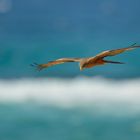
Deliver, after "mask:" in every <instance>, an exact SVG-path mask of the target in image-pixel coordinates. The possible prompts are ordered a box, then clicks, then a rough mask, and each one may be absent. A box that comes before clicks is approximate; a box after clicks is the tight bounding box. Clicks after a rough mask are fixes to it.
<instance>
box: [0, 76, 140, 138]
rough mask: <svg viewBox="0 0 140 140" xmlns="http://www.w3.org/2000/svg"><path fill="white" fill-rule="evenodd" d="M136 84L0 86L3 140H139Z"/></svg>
mask: <svg viewBox="0 0 140 140" xmlns="http://www.w3.org/2000/svg"><path fill="white" fill-rule="evenodd" d="M139 85H140V79H131V80H112V79H106V78H102V77H95V78H92V77H91V78H87V77H78V78H75V79H60V78H46V79H42V78H38V79H35V78H34V79H18V80H1V81H0V89H1V90H0V139H1V140H16V139H17V140H18V139H20V140H38V139H41V140H46V139H49V140H56V139H57V140H71V139H73V140H93V139H95V140H102V139H104V140H108V139H112V140H118V139H119V140H124V139H126V140H132V139H134V140H139V139H140V102H139V100H140V86H139Z"/></svg>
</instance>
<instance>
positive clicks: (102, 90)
mask: <svg viewBox="0 0 140 140" xmlns="http://www.w3.org/2000/svg"><path fill="white" fill-rule="evenodd" d="M27 101H32V102H33V101H34V102H37V103H42V104H51V105H56V106H63V107H74V106H92V105H95V106H100V107H101V106H102V107H103V108H105V107H107V108H111V107H114V106H120V107H121V108H124V107H126V106H127V107H129V109H132V110H134V109H135V110H140V107H139V105H140V79H133V80H118V81H117V80H110V79H105V78H99V77H96V78H75V79H53V78H46V79H20V80H1V81H0V102H19V103H20V102H27Z"/></svg>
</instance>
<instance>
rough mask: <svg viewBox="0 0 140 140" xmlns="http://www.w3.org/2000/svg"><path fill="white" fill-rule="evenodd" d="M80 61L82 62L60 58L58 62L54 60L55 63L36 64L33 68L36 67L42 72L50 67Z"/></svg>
mask: <svg viewBox="0 0 140 140" xmlns="http://www.w3.org/2000/svg"><path fill="white" fill-rule="evenodd" d="M80 60H81V59H80V58H60V59H57V60H54V61H50V62H48V63H46V64H36V63H34V65H32V66H35V67H36V68H37V69H38V70H39V71H40V70H42V69H44V68H48V67H51V66H53V65H57V64H63V63H66V62H79V61H80Z"/></svg>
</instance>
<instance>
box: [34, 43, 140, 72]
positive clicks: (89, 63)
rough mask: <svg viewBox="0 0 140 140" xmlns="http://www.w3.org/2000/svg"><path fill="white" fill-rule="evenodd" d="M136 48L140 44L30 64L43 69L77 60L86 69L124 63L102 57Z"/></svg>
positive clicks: (81, 68) (81, 67)
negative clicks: (94, 53)
mask: <svg viewBox="0 0 140 140" xmlns="http://www.w3.org/2000/svg"><path fill="white" fill-rule="evenodd" d="M136 48H140V46H136V43H134V44H132V45H131V46H129V47H125V48H120V49H114V50H107V51H103V52H101V53H99V54H97V55H96V56H93V57H85V58H60V59H56V60H54V61H49V62H48V63H45V64H37V63H33V64H31V66H33V67H36V68H37V70H39V71H41V70H42V69H45V68H48V67H51V66H54V65H58V64H63V63H66V62H79V67H80V70H81V71H82V70H83V69H86V68H93V67H94V66H100V65H104V64H109V63H110V64H125V63H123V62H116V61H110V60H105V59H104V58H106V57H109V56H115V55H118V54H120V53H123V52H125V51H129V50H133V49H136Z"/></svg>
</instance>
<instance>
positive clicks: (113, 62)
mask: <svg viewBox="0 0 140 140" xmlns="http://www.w3.org/2000/svg"><path fill="white" fill-rule="evenodd" d="M105 63H112V64H125V63H123V62H116V61H108V60H105Z"/></svg>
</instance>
